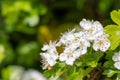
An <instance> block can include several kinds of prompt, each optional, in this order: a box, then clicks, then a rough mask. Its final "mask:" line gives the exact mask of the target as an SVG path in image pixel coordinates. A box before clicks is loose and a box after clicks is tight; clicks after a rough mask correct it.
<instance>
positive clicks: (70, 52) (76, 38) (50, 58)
mask: <svg viewBox="0 0 120 80" xmlns="http://www.w3.org/2000/svg"><path fill="white" fill-rule="evenodd" d="M79 25H80V27H81V30H80V31H76V30H75V29H73V30H71V31H68V32H65V33H64V34H62V36H61V37H60V39H59V40H58V42H50V43H49V44H48V45H44V46H43V48H42V50H43V51H44V52H43V53H40V55H41V57H42V59H43V60H42V63H43V69H47V68H49V67H50V66H54V65H55V64H56V60H60V61H65V63H66V64H68V65H73V64H74V61H75V60H76V59H78V58H79V57H80V56H81V55H83V54H85V53H87V48H88V47H90V46H91V43H92V44H93V45H92V46H91V47H93V49H94V50H95V51H99V50H100V51H102V52H105V51H106V50H107V49H108V48H109V47H110V41H109V39H108V38H107V37H108V35H107V34H105V32H104V29H103V26H102V25H101V23H100V22H99V21H89V20H86V19H83V20H82V21H81V22H80V24H79ZM57 46H59V47H62V48H63V49H64V50H63V52H62V53H58V52H57V49H56V47H57Z"/></svg>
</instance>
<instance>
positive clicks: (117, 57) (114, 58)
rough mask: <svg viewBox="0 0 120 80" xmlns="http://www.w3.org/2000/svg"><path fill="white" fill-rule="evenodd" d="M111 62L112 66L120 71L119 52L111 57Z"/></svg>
mask: <svg viewBox="0 0 120 80" xmlns="http://www.w3.org/2000/svg"><path fill="white" fill-rule="evenodd" d="M112 60H113V61H114V62H115V63H114V66H115V67H116V68H117V69H120V51H119V52H116V53H115V54H114V55H113V57H112Z"/></svg>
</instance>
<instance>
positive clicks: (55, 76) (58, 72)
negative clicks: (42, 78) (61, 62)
mask: <svg viewBox="0 0 120 80" xmlns="http://www.w3.org/2000/svg"><path fill="white" fill-rule="evenodd" d="M63 68H64V67H62V68H60V69H59V70H58V71H57V72H56V73H55V75H52V76H51V77H50V78H49V79H48V80H57V79H58V78H59V77H60V76H61V75H62V73H63V72H64V70H63Z"/></svg>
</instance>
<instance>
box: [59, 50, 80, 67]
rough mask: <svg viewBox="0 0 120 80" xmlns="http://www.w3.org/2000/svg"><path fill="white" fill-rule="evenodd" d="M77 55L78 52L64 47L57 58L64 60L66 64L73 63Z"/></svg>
mask: <svg viewBox="0 0 120 80" xmlns="http://www.w3.org/2000/svg"><path fill="white" fill-rule="evenodd" d="M77 55H79V54H76V53H74V51H72V50H71V49H70V48H66V49H65V50H64V52H63V53H61V54H60V56H59V60H60V61H65V62H66V64H68V65H73V63H74V61H75V59H76V56H77Z"/></svg>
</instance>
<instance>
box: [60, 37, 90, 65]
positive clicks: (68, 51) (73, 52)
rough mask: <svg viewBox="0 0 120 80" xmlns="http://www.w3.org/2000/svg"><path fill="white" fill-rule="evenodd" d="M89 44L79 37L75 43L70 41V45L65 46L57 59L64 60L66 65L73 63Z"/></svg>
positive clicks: (85, 50)
mask: <svg viewBox="0 0 120 80" xmlns="http://www.w3.org/2000/svg"><path fill="white" fill-rule="evenodd" d="M89 46H90V43H89V42H88V41H86V40H85V39H80V40H78V42H77V43H72V44H71V45H69V46H66V47H65V50H64V51H63V53H61V54H60V56H59V60H60V61H65V62H66V64H68V65H73V63H74V61H75V60H76V59H77V58H79V57H80V56H81V55H83V54H85V53H86V52H87V47H89Z"/></svg>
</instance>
